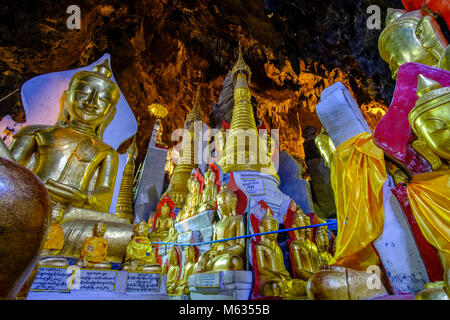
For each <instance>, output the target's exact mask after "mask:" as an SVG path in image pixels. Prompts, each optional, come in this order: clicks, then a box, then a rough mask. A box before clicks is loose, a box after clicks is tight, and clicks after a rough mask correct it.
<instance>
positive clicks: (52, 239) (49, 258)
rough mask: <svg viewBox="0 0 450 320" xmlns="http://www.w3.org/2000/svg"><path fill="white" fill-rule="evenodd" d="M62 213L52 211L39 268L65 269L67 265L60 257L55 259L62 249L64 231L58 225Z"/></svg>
mask: <svg viewBox="0 0 450 320" xmlns="http://www.w3.org/2000/svg"><path fill="white" fill-rule="evenodd" d="M62 216H63V212H62V211H57V210H53V211H52V218H51V224H50V228H49V230H48V234H47V239H46V240H45V243H44V247H43V248H42V251H41V258H40V260H39V266H52V267H59V268H67V267H68V266H69V263H68V261H67V260H66V259H64V258H62V257H55V256H58V255H59V254H60V253H61V249H62V248H63V247H64V231H63V229H62V227H61V225H60V222H61V220H62Z"/></svg>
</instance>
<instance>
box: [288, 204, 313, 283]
mask: <svg viewBox="0 0 450 320" xmlns="http://www.w3.org/2000/svg"><path fill="white" fill-rule="evenodd" d="M308 225H310V223H309V218H308V217H307V216H306V215H304V214H303V212H302V211H301V209H300V208H298V209H297V212H296V213H295V214H294V216H293V223H292V228H299V227H305V226H308ZM310 232H311V229H310V228H308V229H300V230H295V231H294V237H295V239H294V240H292V242H291V254H292V260H293V262H294V268H295V273H296V275H297V278H299V279H302V280H308V279H309V278H310V277H311V276H312V275H313V274H314V273H315V272H317V271H319V254H318V251H317V247H316V245H315V244H314V243H313V242H312V241H311V240H310Z"/></svg>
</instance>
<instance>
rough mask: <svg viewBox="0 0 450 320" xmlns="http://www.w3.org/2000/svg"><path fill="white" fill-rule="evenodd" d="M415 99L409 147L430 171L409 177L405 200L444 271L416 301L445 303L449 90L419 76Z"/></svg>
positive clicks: (449, 240)
mask: <svg viewBox="0 0 450 320" xmlns="http://www.w3.org/2000/svg"><path fill="white" fill-rule="evenodd" d="M417 96H418V97H419V99H418V100H417V102H416V105H415V107H414V108H413V109H412V110H411V112H410V113H409V123H410V125H411V128H412V130H413V132H414V133H415V135H416V136H417V140H415V141H414V142H413V143H412V146H413V148H414V149H416V151H418V152H419V153H420V154H421V155H422V156H423V157H424V158H425V159H426V160H427V161H428V162H429V163H430V164H431V166H432V168H433V171H432V172H429V173H423V174H419V175H414V176H413V177H412V179H411V181H409V183H408V185H407V191H408V199H409V202H410V205H411V209H412V212H413V214H414V217H415V219H416V221H417V224H418V225H419V227H420V230H421V231H422V234H423V235H424V237H425V239H426V240H427V241H428V242H429V243H430V244H431V245H433V246H434V247H435V248H436V249H437V250H438V251H439V255H440V258H441V263H442V267H443V269H444V270H445V275H444V282H440V283H438V284H437V286H434V288H433V285H431V286H430V288H427V289H425V290H424V291H423V292H421V293H420V294H419V295H418V297H417V298H418V299H429V298H431V299H448V297H447V295H446V294H445V291H444V283H445V282H447V286H448V274H449V270H450V210H449V207H450V203H449V199H450V189H449V184H450V170H449V167H448V162H449V160H450V87H445V88H442V86H441V85H440V84H439V83H438V82H436V81H433V80H431V79H428V78H426V77H424V76H422V75H419V79H418V85H417ZM436 288H437V289H436ZM447 288H448V287H447Z"/></svg>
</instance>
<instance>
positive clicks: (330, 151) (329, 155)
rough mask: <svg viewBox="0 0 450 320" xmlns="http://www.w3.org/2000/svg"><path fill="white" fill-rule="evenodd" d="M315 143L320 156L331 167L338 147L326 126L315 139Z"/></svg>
mask: <svg viewBox="0 0 450 320" xmlns="http://www.w3.org/2000/svg"><path fill="white" fill-rule="evenodd" d="M314 143H315V145H316V147H317V149H318V150H319V152H320V156H321V157H322V159H323V160H324V161H325V165H326V166H327V167H328V168H331V165H332V161H333V155H334V151H335V150H336V148H335V147H334V144H333V141H331V138H330V136H329V135H328V133H327V131H326V130H325V127H323V126H322V129H321V130H320V133H319V134H318V135H317V137H316V138H315V139H314Z"/></svg>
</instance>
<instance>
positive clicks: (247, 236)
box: [152, 222, 336, 247]
mask: <svg viewBox="0 0 450 320" xmlns="http://www.w3.org/2000/svg"><path fill="white" fill-rule="evenodd" d="M333 224H336V223H335V222H327V223H321V224H313V225H309V226H304V227H297V228H290V229H282V230H275V231H269V232H263V233H254V234H246V235H243V236H239V237H233V238H227V239H222V240H213V241H206V242H198V243H173V242H152V244H166V245H173V246H180V247H188V246H201V245H204V244H211V243H217V242H226V241H230V240H237V239H245V238H251V237H256V236H263V235H266V234H272V233H281V232H288V231H294V230H300V229H308V228H317V227H322V226H330V225H333Z"/></svg>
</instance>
